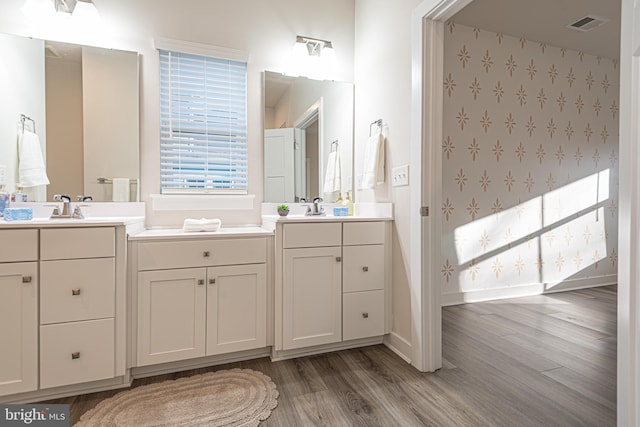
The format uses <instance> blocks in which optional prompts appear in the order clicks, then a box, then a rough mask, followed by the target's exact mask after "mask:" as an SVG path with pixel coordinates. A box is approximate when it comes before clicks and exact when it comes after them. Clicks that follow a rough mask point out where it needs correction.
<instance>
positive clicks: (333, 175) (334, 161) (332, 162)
mask: <svg viewBox="0 0 640 427" xmlns="http://www.w3.org/2000/svg"><path fill="white" fill-rule="evenodd" d="M341 169H342V168H341V167H340V152H339V151H338V150H336V151H332V152H331V153H329V159H328V160H327V170H326V171H325V174H324V186H323V191H322V192H323V193H333V192H336V191H340V189H341V186H342V170H341Z"/></svg>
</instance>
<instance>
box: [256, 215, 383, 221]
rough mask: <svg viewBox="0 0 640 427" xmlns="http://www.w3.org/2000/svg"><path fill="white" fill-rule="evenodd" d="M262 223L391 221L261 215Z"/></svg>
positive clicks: (379, 217) (339, 217)
mask: <svg viewBox="0 0 640 427" xmlns="http://www.w3.org/2000/svg"><path fill="white" fill-rule="evenodd" d="M262 221H264V222H336V221H340V222H351V221H393V217H390V216H334V215H309V216H307V215H291V214H289V215H287V216H280V215H262Z"/></svg>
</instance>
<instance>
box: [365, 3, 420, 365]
mask: <svg viewBox="0 0 640 427" xmlns="http://www.w3.org/2000/svg"><path fill="white" fill-rule="evenodd" d="M419 3H420V0H403V1H384V0H356V21H355V39H356V40H355V44H356V52H355V69H354V74H355V82H356V96H355V154H354V159H355V168H354V176H358V175H360V174H361V173H362V158H363V155H364V143H365V141H366V140H367V137H368V134H369V124H370V123H371V122H372V121H374V120H377V119H382V120H383V122H384V126H385V129H384V131H383V133H385V134H386V136H387V143H386V156H387V157H386V167H385V171H386V180H385V184H384V185H381V186H379V187H377V188H376V189H375V190H360V191H356V198H357V200H358V201H361V202H364V201H378V202H385V201H387V202H388V201H391V202H393V203H394V216H395V221H394V233H393V235H394V237H393V295H392V296H393V310H392V313H393V322H392V333H393V337H392V339H393V340H396V341H395V342H396V345H397V346H398V350H400V351H402V352H403V354H404V355H405V356H407V357H408V358H410V357H411V353H410V351H411V349H410V345H411V344H410V343H411V296H410V292H409V277H410V272H411V267H410V265H409V260H410V238H411V230H410V221H409V208H410V204H411V199H410V196H411V194H410V187H391V185H390V184H389V182H390V176H391V168H392V167H395V166H400V165H407V164H409V163H410V159H411V157H410V151H411V150H410V145H409V142H410V136H411V135H410V116H411V33H410V30H411V12H412V11H413V9H414V8H415V7H416V6H417V5H418V4H419ZM402 344H404V347H403V348H400V347H401V346H402Z"/></svg>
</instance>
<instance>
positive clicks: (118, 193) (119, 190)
mask: <svg viewBox="0 0 640 427" xmlns="http://www.w3.org/2000/svg"><path fill="white" fill-rule="evenodd" d="M129 184H130V182H129V178H113V197H112V199H113V201H114V202H128V201H129V194H131V187H130V186H129Z"/></svg>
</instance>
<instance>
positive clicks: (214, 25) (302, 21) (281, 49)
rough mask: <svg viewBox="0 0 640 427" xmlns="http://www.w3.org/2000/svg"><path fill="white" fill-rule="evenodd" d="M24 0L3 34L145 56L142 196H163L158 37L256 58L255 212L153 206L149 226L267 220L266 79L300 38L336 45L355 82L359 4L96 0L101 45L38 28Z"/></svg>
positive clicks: (252, 103)
mask: <svg viewBox="0 0 640 427" xmlns="http://www.w3.org/2000/svg"><path fill="white" fill-rule="evenodd" d="M22 5H23V2H22V1H12V2H2V3H1V5H0V32H5V33H11V34H19V35H26V36H35V37H38V38H45V39H58V40H59V39H60V38H64V40H61V41H69V42H75V43H83V42H91V44H96V45H101V46H104V47H113V48H117V49H123V50H134V51H138V52H140V53H141V54H142V64H141V71H142V73H141V89H140V94H141V106H140V117H141V119H140V125H141V127H140V137H141V151H140V156H141V170H140V172H141V180H142V184H141V197H142V200H143V201H149V195H150V194H155V193H158V192H159V190H160V189H159V181H160V179H159V176H160V173H159V157H160V148H159V130H158V129H159V106H158V105H159V94H158V80H159V71H158V59H157V53H156V52H155V50H154V48H153V39H154V38H155V37H163V38H170V39H177V40H184V41H191V42H198V43H207V44H211V45H217V46H222V47H227V48H232V49H238V50H244V51H248V52H249V53H250V59H249V67H248V68H249V75H248V92H249V93H248V125H249V129H248V135H249V192H250V193H251V194H255V195H256V199H255V203H254V207H253V209H251V210H244V211H219V210H215V211H214V210H211V211H191V212H165V211H163V212H153V211H152V210H151V208H150V206H151V204H150V203H149V204H147V224H148V225H151V226H170V225H179V224H182V220H183V219H184V218H186V217H199V216H217V217H220V218H222V220H223V223H225V224H227V225H231V224H255V223H259V222H260V202H261V200H262V193H263V183H262V181H263V179H262V176H263V163H262V145H263V141H262V129H263V125H262V115H263V107H262V96H261V93H262V87H261V82H262V77H261V72H262V71H264V70H271V71H280V72H282V71H284V69H285V66H286V64H287V60H288V58H289V55H290V53H291V49H292V47H293V43H294V41H295V36H296V35H297V34H299V35H305V36H310V37H316V38H320V39H327V40H331V41H332V42H333V45H334V48H335V51H336V56H337V63H338V65H339V69H338V71H337V72H336V75H335V76H334V78H335V79H336V80H339V81H348V82H351V81H353V54H354V50H353V46H354V35H353V22H354V2H353V0H350V1H345V0H327V1H323V2H320V3H319V2H316V1H311V0H304V1H289V0H273V1H269V2H262V1H251V0H239V1H233V2H229V1H223V0H189V1H182V2H178V3H176V2H174V1H168V0H160V1H157V0H137V1H135V2H132V1H127V0H109V1H96V5H97V7H98V8H99V11H100V14H101V16H102V21H103V23H104V25H105V27H106V28H107V29H108V31H109V32H110V35H108V36H106V37H105V38H104V39H102V40H97V39H96V37H95V31H85V32H83V33H82V34H69V32H68V31H67V30H66V29H65V28H63V27H55V28H51V27H49V28H47V27H46V26H43V25H36V23H34V22H32V21H30V20H29V19H28V18H27V17H26V16H25V15H24V14H23V13H22V12H21V11H20V8H21V7H22Z"/></svg>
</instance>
